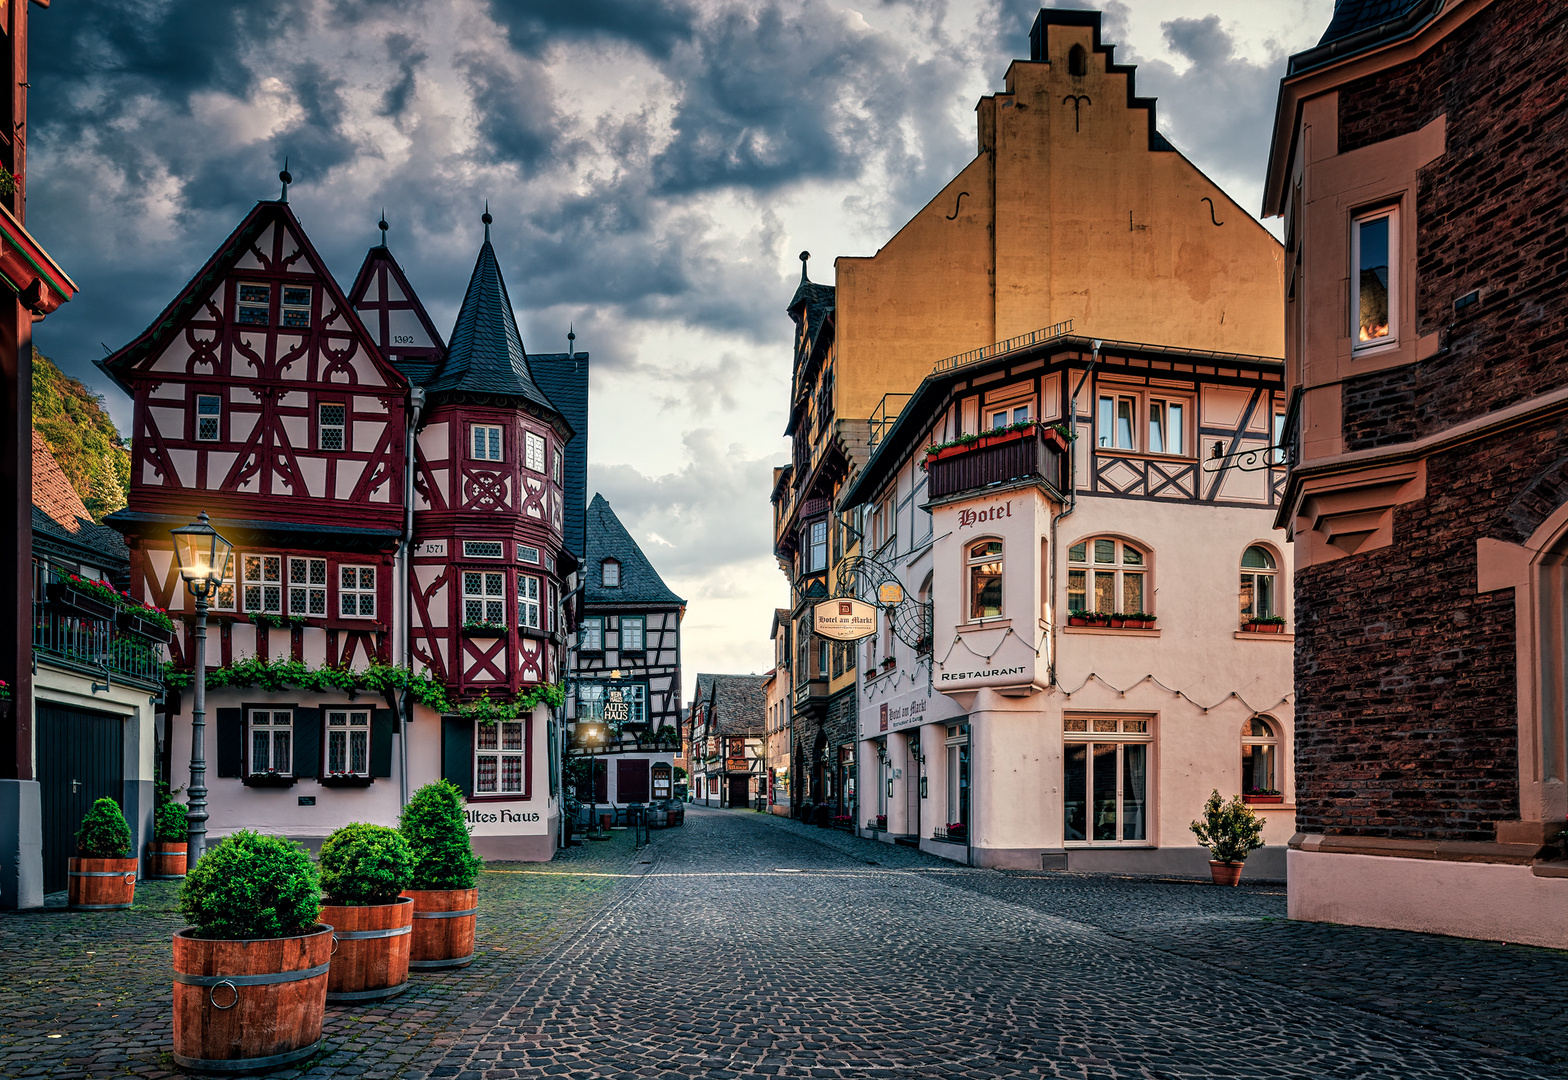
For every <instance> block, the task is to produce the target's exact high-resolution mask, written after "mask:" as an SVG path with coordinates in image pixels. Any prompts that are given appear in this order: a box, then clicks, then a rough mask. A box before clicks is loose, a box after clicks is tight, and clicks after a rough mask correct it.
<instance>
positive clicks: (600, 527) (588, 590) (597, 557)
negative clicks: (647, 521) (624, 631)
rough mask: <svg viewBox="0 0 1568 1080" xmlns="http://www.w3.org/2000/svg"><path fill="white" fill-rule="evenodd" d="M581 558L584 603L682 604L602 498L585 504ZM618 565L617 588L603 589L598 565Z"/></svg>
mask: <svg viewBox="0 0 1568 1080" xmlns="http://www.w3.org/2000/svg"><path fill="white" fill-rule="evenodd" d="M586 524H587V529H586V537H585V543H584V554H583V601H584V602H585V603H589V604H684V603H685V602H686V601H684V600H682V599H681V598H680V597H678V596H676V595H675V594H674V593H673V592H671V591H670V587H669V586H668V585H666V584H665V583H664V579H663V578H661V577H659V572H658V571H657V570H655V569H654V568H653V564H652V563H650V562H649V561H648V556H646V555H644V554H643V553H642V548H640V547H638V546H637V541H635V540H633V539H632V534H631V533H629V532H627V531H626V526H625V525H622V524H621V519H620V518H618V517H616V516H615V511H614V510H611V509H610V503H609V501H608V500H607V499H605V497H604V496H603V495H597V494H596V495H594V497H593V502H591V503H589V504H588V515H587V523H586ZM605 559H615V560H616V561H618V562H619V563H620V564H621V573H620V581H621V583H620V585H619V586H616V587H614V588H609V589H607V588H605V587H604V584H603V581H604V577H603V574H602V573H601V572H600V568H599V564H600V563H601V562H602V561H603V560H605Z"/></svg>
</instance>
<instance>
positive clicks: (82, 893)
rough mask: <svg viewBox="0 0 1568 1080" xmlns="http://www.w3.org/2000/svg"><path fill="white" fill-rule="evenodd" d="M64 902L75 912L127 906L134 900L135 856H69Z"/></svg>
mask: <svg viewBox="0 0 1568 1080" xmlns="http://www.w3.org/2000/svg"><path fill="white" fill-rule="evenodd" d="M68 869H69V871H70V877H69V878H67V879H66V893H65V895H66V901H67V902H68V903H69V904H70V906H71V907H73V908H75V909H76V910H77V911H111V910H113V909H115V908H128V907H130V906H131V901H132V900H134V899H136V860H135V859H72V860H71V861H70V864H69V867H68Z"/></svg>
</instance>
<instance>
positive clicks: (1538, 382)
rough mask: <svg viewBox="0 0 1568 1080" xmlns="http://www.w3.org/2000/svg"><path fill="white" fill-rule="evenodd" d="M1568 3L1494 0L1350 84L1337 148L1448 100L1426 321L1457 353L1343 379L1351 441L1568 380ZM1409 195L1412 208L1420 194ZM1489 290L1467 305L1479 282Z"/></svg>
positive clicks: (1421, 190)
mask: <svg viewBox="0 0 1568 1080" xmlns="http://www.w3.org/2000/svg"><path fill="white" fill-rule="evenodd" d="M1565 56H1568V4H1563V3H1561V0H1521V2H1518V3H1511V4H1493V5H1491V6H1490V7H1488V8H1487V9H1486V10H1485V11H1483V12H1481V13H1480V14H1478V15H1477V16H1475V17H1474V18H1472V19H1471V20H1469V22H1467V23H1466V24H1465V26H1464V27H1462V28H1461V29H1460V30H1459V31H1458V32H1456V33H1455V34H1453V35H1451V36H1450V37H1449V38H1448V39H1447V40H1445V41H1444V42H1443V43H1442V44H1441V45H1440V46H1438V47H1437V48H1435V49H1433V50H1432V51H1431V52H1429V53H1427V54H1425V55H1424V56H1422V57H1420V58H1417V59H1416V60H1413V61H1411V62H1410V63H1409V64H1406V65H1404V66H1402V67H1400V68H1397V69H1394V70H1392V71H1389V72H1384V73H1380V74H1378V75H1374V76H1371V77H1369V78H1366V79H1363V80H1360V81H1357V82H1354V83H1350V84H1347V85H1346V86H1345V87H1343V88H1342V89H1341V91H1340V144H1339V145H1340V149H1341V151H1345V150H1351V149H1355V148H1358V147H1362V146H1366V145H1370V144H1372V143H1376V142H1380V141H1382V140H1385V139H1389V138H1392V137H1394V136H1397V135H1403V134H1407V133H1409V132H1412V131H1415V130H1416V129H1417V128H1419V127H1421V126H1422V125H1423V124H1425V123H1427V122H1428V121H1430V120H1432V119H1434V118H1435V117H1437V116H1438V115H1440V114H1443V113H1446V114H1447V117H1448V120H1447V138H1448V149H1447V153H1445V154H1444V155H1443V156H1442V157H1440V158H1439V159H1437V160H1436V161H1434V162H1433V163H1432V164H1431V165H1430V166H1428V167H1427V168H1426V169H1425V170H1423V171H1422V172H1421V174H1420V176H1419V178H1418V182H1417V190H1416V197H1415V212H1416V231H1417V245H1418V246H1417V252H1418V253H1417V259H1418V267H1417V277H1416V309H1417V311H1416V316H1417V332H1418V333H1420V334H1430V333H1434V332H1435V333H1439V334H1441V335H1442V337H1441V343H1442V344H1443V345H1444V346H1445V348H1444V350H1443V351H1442V352H1440V353H1439V354H1438V355H1437V356H1434V357H1432V358H1430V359H1428V360H1425V361H1422V362H1421V363H1418V364H1416V365H1413V366H1411V367H1407V368H1401V369H1396V370H1391V371H1384V372H1375V373H1372V374H1370V375H1366V376H1363V377H1360V378H1357V379H1352V380H1349V381H1347V382H1346V384H1345V386H1344V398H1343V403H1344V409H1345V436H1346V447H1347V448H1348V449H1352V450H1356V449H1363V448H1366V447H1371V446H1383V445H1388V444H1390V443H1395V442H1403V441H1408V440H1410V439H1412V438H1416V437H1418V436H1420V435H1423V434H1425V433H1427V432H1429V431H1431V430H1433V428H1434V427H1435V426H1441V425H1442V424H1444V423H1451V422H1453V421H1456V420H1463V419H1468V418H1471V417H1475V416H1479V415H1481V414H1483V413H1486V412H1489V411H1492V410H1495V409H1498V408H1502V407H1504V406H1506V405H1509V404H1512V403H1514V402H1517V401H1521V400H1523V399H1525V398H1528V397H1532V396H1535V395H1538V394H1541V393H1543V392H1545V391H1548V390H1551V389H1555V388H1557V387H1560V386H1562V385H1564V384H1565V382H1568V364H1564V363H1563V361H1562V355H1563V353H1564V350H1565V349H1568V302H1565V294H1568V276H1565V274H1564V268H1565V266H1568V224H1565V220H1564V216H1563V207H1564V205H1565V204H1568V63H1565V62H1564V57H1565ZM1408 205H1409V204H1408V202H1407V206H1408ZM1474 289H1479V290H1481V294H1482V298H1481V300H1480V301H1479V302H1478V303H1475V304H1472V305H1470V306H1469V307H1467V308H1465V309H1464V310H1463V311H1462V312H1459V313H1456V312H1455V311H1454V308H1453V302H1454V300H1455V299H1457V298H1458V297H1460V296H1463V295H1465V294H1466V293H1469V292H1470V291H1471V290H1474Z"/></svg>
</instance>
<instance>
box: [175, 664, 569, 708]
mask: <svg viewBox="0 0 1568 1080" xmlns="http://www.w3.org/2000/svg"><path fill="white" fill-rule="evenodd" d="M191 680H192V675H191V672H190V671H187V670H184V669H181V668H176V667H174V666H173V665H171V664H168V663H165V664H164V668H163V682H164V685H165V686H172V687H178V688H183V687H187V686H189V685H190V684H191ZM252 686H255V687H258V688H260V689H262V690H264V691H267V692H268V693H276V692H278V691H281V690H286V689H289V688H291V687H292V688H297V689H300V690H306V691H310V692H313V693H318V694H331V693H346V694H348V695H349V696H350V697H352V696H353V695H355V694H358V693H376V694H382V693H385V692H386V691H388V690H394V691H403V690H406V691H408V694H409V696H410V697H412V698H413V699H414V700H415V701H416V702H418V703H419V704H421V705H423V706H425V707H426V708H427V709H431V710H434V711H435V712H438V713H442V714H444V715H448V716H461V717H463V718H465V719H469V720H477V721H479V722H480V723H482V724H493V723H496V722H497V721H499V720H515V719H517V717H519V716H521V715H522V714H524V713H526V712H529V711H530V710H532V709H533V708H534V707H535V706H537V705H539V704H541V703H543V704H546V705H549V706H550V707H551V708H552V709H559V708H561V707H562V706H563V705H565V704H566V691H565V689H564V688H563V687H562V686H561V685H560V684H558V683H556V684H541V685H539V686H535V687H532V688H530V689H529V690H526V691H524V692H523V693H521V694H519V695H518V696H517V697H515V698H513V699H512V700H510V701H506V700H500V699H496V698H492V697H491V696H490V693H489V691H486V692H485V693H484V694H482V695H480V696H479V698H478V699H477V700H474V701H464V702H453V701H452V699H451V698H449V697H448V696H447V691H446V687H445V686H444V685H443V684H442V683H441V682H440V681H439V680H437V679H434V678H431V677H430V676H429V675H426V674H424V673H422V672H415V671H410V670H409V669H408V668H406V667H402V666H400V665H397V664H372V665H371V666H370V667H368V668H366V669H365V670H363V671H355V670H353V669H351V668H346V667H331V666H327V667H320V668H312V667H309V666H308V665H306V664H303V663H301V662H300V661H298V660H262V659H259V658H257V657H247V658H246V659H244V660H237V661H235V662H234V663H232V664H227V665H225V666H223V667H217V668H209V669H208V670H207V688H208V689H209V690H215V689H218V688H219V687H231V688H234V689H243V688H247V687H252Z"/></svg>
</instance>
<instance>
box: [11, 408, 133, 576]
mask: <svg viewBox="0 0 1568 1080" xmlns="http://www.w3.org/2000/svg"><path fill="white" fill-rule="evenodd" d="M33 531H34V532H35V533H42V534H44V535H45V536H50V537H54V538H56V539H60V540H65V541H68V542H70V543H71V544H74V545H76V546H77V547H80V548H85V549H86V550H87V552H91V553H94V554H97V555H99V556H101V558H102V560H103V562H104V563H105V564H106V565H105V566H104V569H106V570H125V569H129V567H130V564H131V557H130V552H129V550H128V549H127V548H126V546H125V539H124V538H123V537H121V536H120V534H119V533H117V532H115V531H114V530H113V529H111V528H108V527H107V526H104V525H99V524H97V523H96V522H94V521H93V519H92V515H90V514H89V513H88V512H87V507H86V506H85V505H83V503H82V497H81V496H80V495H78V494H77V493H76V489H75V488H73V487H72V486H71V481H70V480H68V479H67V478H66V475H65V470H64V469H62V468H60V463H59V462H58V461H56V460H55V458H54V454H52V453H51V452H50V451H49V444H48V443H46V442H44V437H43V436H42V435H40V434H38V432H36V431H35V432H33ZM84 554H85V553H84Z"/></svg>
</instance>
